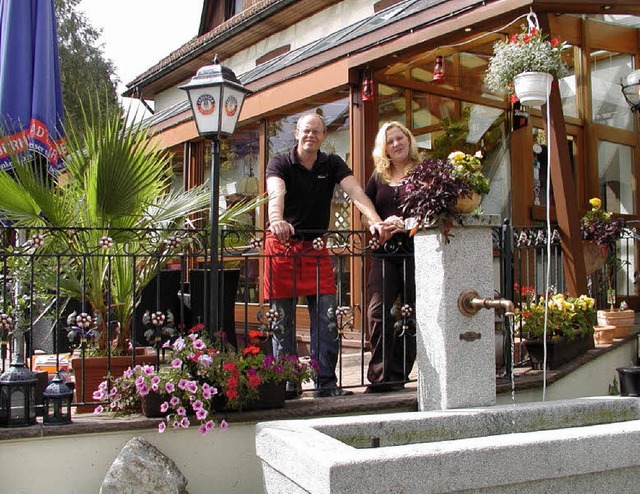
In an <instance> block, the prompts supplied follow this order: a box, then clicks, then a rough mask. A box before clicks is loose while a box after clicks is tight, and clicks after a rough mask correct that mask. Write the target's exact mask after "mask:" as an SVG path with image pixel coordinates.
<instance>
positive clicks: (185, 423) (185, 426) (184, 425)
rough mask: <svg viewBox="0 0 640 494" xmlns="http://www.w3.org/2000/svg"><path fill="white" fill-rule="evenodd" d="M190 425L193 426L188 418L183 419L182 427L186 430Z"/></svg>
mask: <svg viewBox="0 0 640 494" xmlns="http://www.w3.org/2000/svg"><path fill="white" fill-rule="evenodd" d="M190 425H191V422H189V419H188V418H187V417H182V420H181V421H180V427H182V428H184V429H186V428H187V427H189V426H190Z"/></svg>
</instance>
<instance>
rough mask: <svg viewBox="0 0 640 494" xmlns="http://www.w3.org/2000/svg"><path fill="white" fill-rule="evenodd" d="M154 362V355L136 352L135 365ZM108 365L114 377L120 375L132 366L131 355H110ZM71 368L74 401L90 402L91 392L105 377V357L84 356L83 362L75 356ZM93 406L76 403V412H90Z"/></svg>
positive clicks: (91, 399)
mask: <svg viewBox="0 0 640 494" xmlns="http://www.w3.org/2000/svg"><path fill="white" fill-rule="evenodd" d="M136 350H137V349H136ZM155 362H156V356H155V355H153V354H145V355H137V354H136V365H137V364H141V365H144V364H147V365H153V364H155ZM110 365H111V367H110V369H111V376H113V378H114V379H115V377H118V376H121V375H122V374H123V372H124V371H125V370H127V369H128V368H129V367H131V366H132V363H131V355H125V356H122V357H113V356H112V357H111V361H110ZM71 368H72V369H73V374H74V379H75V401H76V402H78V403H80V402H92V401H93V392H94V391H96V390H97V389H98V386H99V385H100V383H101V382H102V381H104V380H105V378H106V375H107V357H86V358H85V359H84V364H83V360H82V357H75V358H72V359H71ZM83 389H84V395H83ZM95 408H96V406H95V405H78V406H77V407H76V413H91V412H93V411H94V410H95Z"/></svg>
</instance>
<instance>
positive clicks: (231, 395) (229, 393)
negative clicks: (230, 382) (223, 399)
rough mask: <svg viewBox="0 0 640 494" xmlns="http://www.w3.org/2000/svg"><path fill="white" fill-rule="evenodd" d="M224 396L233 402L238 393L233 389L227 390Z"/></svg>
mask: <svg viewBox="0 0 640 494" xmlns="http://www.w3.org/2000/svg"><path fill="white" fill-rule="evenodd" d="M224 394H226V395H227V398H228V399H230V400H233V399H234V398H237V397H238V391H237V390H235V389H227V390H226V391H225V392H224Z"/></svg>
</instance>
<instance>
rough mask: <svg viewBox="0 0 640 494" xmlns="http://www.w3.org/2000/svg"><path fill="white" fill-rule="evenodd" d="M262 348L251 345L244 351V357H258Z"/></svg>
mask: <svg viewBox="0 0 640 494" xmlns="http://www.w3.org/2000/svg"><path fill="white" fill-rule="evenodd" d="M259 353H260V348H258V347H257V346H255V345H249V346H247V347H245V348H244V349H243V350H242V355H258V354H259Z"/></svg>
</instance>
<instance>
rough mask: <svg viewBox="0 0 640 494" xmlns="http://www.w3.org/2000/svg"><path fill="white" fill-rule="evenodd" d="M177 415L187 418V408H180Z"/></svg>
mask: <svg viewBox="0 0 640 494" xmlns="http://www.w3.org/2000/svg"><path fill="white" fill-rule="evenodd" d="M176 413H177V414H178V415H180V416H181V417H186V416H187V409H186V408H185V407H179V408H178V409H177V410H176Z"/></svg>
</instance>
